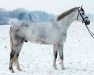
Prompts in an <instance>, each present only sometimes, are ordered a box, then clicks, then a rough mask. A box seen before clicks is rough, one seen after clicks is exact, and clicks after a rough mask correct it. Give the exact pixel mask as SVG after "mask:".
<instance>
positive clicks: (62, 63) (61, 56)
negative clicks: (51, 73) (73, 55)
mask: <svg viewBox="0 0 94 75" xmlns="http://www.w3.org/2000/svg"><path fill="white" fill-rule="evenodd" d="M59 56H60V59H61V69H62V70H64V69H65V68H64V62H63V60H64V55H63V45H60V47H59Z"/></svg>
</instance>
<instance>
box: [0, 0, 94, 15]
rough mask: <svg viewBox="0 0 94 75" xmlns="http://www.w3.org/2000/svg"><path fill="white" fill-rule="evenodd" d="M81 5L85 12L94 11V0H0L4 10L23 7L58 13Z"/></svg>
mask: <svg viewBox="0 0 94 75" xmlns="http://www.w3.org/2000/svg"><path fill="white" fill-rule="evenodd" d="M81 5H83V8H84V9H85V11H86V13H94V0H0V8H5V9H6V10H13V9H16V8H25V9H27V10H29V11H35V10H41V11H46V12H48V13H52V14H60V13H62V12H63V11H65V10H68V9H70V8H72V7H76V6H81Z"/></svg>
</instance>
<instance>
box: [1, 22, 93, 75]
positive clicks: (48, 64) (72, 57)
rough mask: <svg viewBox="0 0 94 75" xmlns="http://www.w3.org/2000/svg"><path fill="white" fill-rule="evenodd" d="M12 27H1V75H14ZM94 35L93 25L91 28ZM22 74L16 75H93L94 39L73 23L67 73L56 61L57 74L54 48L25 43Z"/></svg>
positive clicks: (69, 32) (65, 56)
mask: <svg viewBox="0 0 94 75" xmlns="http://www.w3.org/2000/svg"><path fill="white" fill-rule="evenodd" d="M9 27H10V25H0V75H12V73H10V71H9V70H8V67H9V53H10V45H9ZM89 27H90V29H91V30H92V31H93V32H94V22H92V23H91V24H90V26H89ZM19 62H20V66H21V68H22V71H21V72H19V71H16V73H14V74H13V75H94V39H93V38H92V37H91V36H90V35H89V33H88V31H87V29H86V28H85V26H84V24H82V23H79V22H74V23H72V25H71V26H70V28H69V30H68V36H67V40H66V43H65V46H64V64H65V68H66V69H65V70H61V68H60V59H59V57H58V59H57V67H58V70H54V69H53V66H52V63H53V46H52V45H39V44H33V43H30V42H28V43H24V46H23V48H22V51H21V53H20V57H19Z"/></svg>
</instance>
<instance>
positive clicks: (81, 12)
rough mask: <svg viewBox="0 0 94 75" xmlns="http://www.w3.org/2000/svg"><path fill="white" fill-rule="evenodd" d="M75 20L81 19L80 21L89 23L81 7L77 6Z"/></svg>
mask: <svg viewBox="0 0 94 75" xmlns="http://www.w3.org/2000/svg"><path fill="white" fill-rule="evenodd" d="M77 20H79V21H82V23H85V25H89V24H90V20H89V19H88V17H87V16H86V14H85V11H84V9H83V8H82V7H79V8H78V15H77Z"/></svg>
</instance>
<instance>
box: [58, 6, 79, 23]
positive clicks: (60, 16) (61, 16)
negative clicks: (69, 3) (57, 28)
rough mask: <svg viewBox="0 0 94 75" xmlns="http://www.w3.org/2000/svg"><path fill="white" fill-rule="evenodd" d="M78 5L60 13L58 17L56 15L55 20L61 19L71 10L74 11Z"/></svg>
mask: <svg viewBox="0 0 94 75" xmlns="http://www.w3.org/2000/svg"><path fill="white" fill-rule="evenodd" d="M78 8H79V7H74V8H72V9H70V10H67V11H65V12H64V13H62V14H60V15H59V16H58V17H57V21H59V20H61V19H62V18H64V17H66V16H67V15H69V14H70V13H72V12H73V11H75V10H76V9H78Z"/></svg>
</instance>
